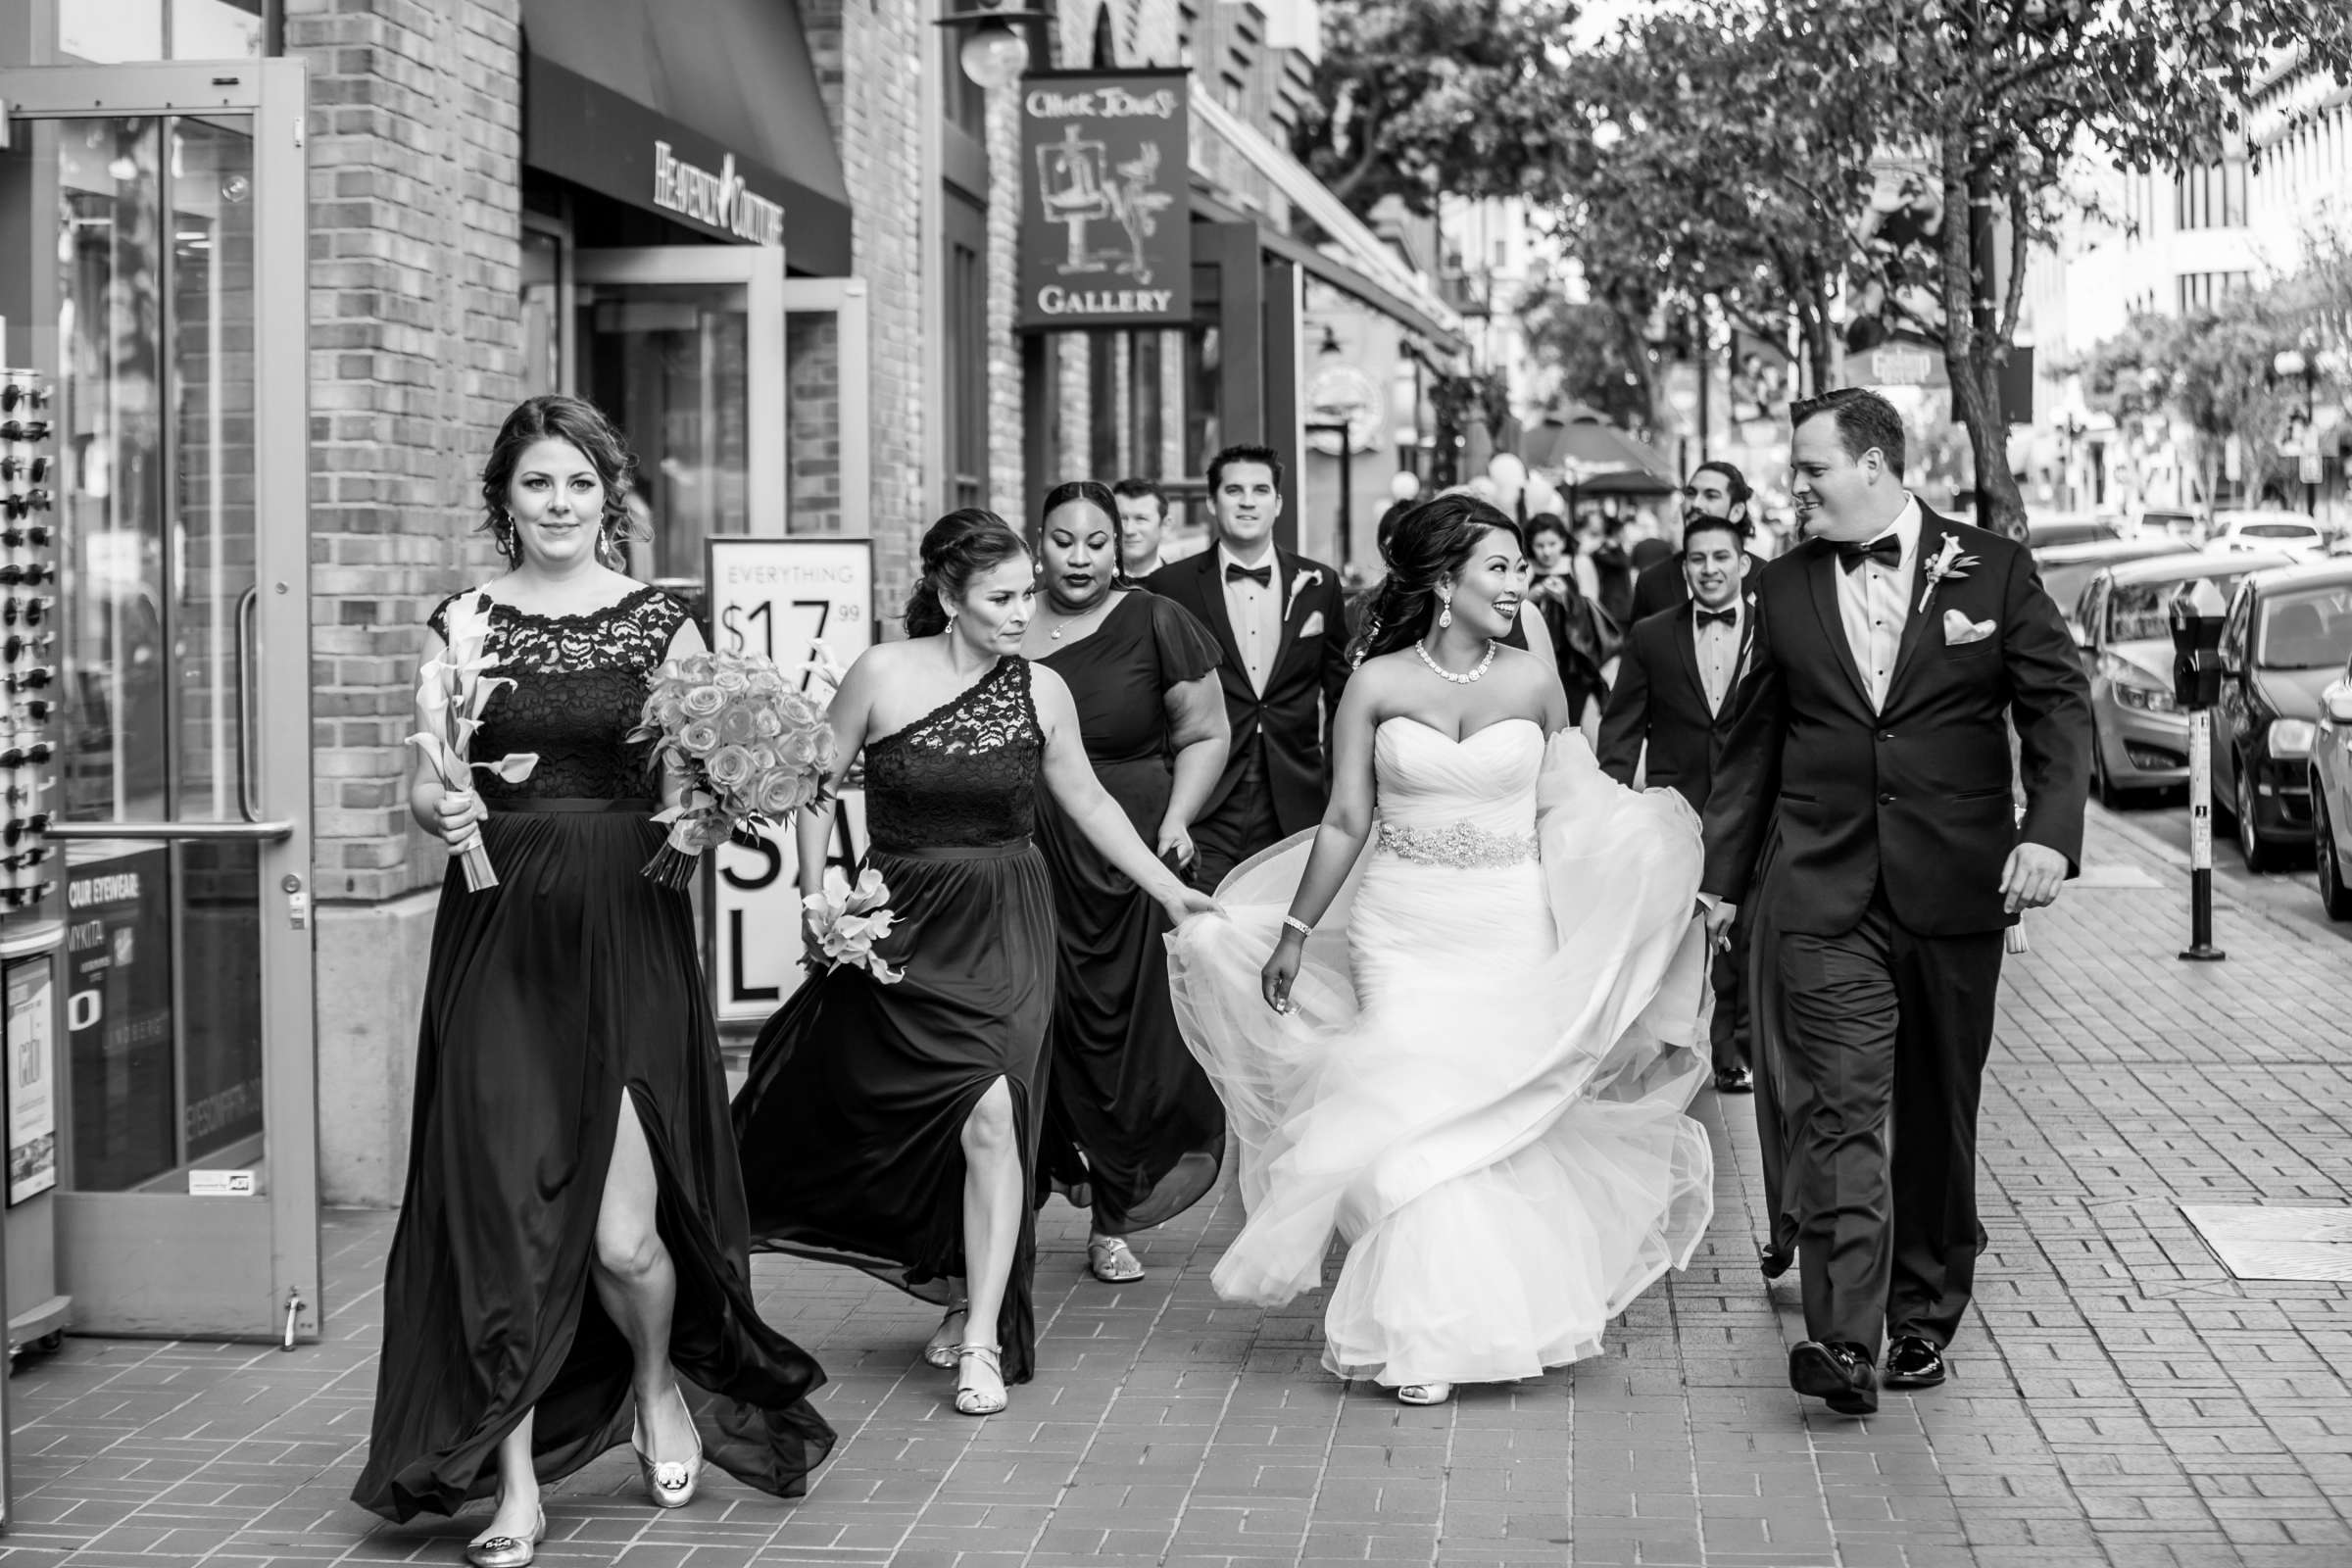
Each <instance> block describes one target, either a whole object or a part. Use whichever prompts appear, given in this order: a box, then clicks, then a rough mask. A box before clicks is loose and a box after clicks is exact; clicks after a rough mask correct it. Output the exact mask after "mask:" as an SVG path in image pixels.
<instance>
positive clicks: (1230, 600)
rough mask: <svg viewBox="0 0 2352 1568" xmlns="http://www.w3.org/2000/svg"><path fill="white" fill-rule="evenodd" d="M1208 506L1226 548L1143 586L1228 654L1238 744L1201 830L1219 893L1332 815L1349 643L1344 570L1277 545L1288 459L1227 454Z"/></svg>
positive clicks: (1203, 877)
mask: <svg viewBox="0 0 2352 1568" xmlns="http://www.w3.org/2000/svg"><path fill="white" fill-rule="evenodd" d="M1208 500H1209V508H1210V511H1211V512H1212V513H1213V514H1214V515H1215V517H1216V522H1217V544H1216V548H1215V549H1213V550H1205V551H1202V552H1201V554H1200V555H1198V556H1194V557H1191V558H1189V559H1188V560H1184V561H1179V562H1176V563H1175V564H1172V565H1167V566H1162V567H1161V568H1160V569H1159V570H1157V571H1155V572H1153V573H1152V575H1151V576H1150V577H1149V578H1148V579H1146V581H1145V583H1144V586H1145V587H1147V588H1149V589H1151V590H1152V592H1153V593H1156V594H1165V595H1166V596H1167V597H1168V598H1170V599H1173V600H1175V601H1176V602H1177V603H1178V604H1180V605H1182V606H1183V607H1184V608H1185V609H1187V610H1189V611H1191V612H1192V613H1194V614H1196V615H1198V616H1200V617H1201V620H1202V621H1203V622H1204V623H1206V625H1207V626H1208V628H1209V630H1210V631H1212V632H1214V633H1215V634H1216V637H1217V641H1218V643H1219V644H1221V645H1222V646H1223V648H1224V650H1225V662H1224V664H1223V665H1222V666H1221V668H1220V671H1219V674H1220V678H1221V679H1222V681H1223V684H1224V690H1225V714H1226V718H1227V720H1228V722H1229V723H1230V725H1231V726H1232V731H1233V748H1232V750H1231V751H1230V752H1229V753H1228V754H1227V756H1226V761H1225V776H1224V777H1223V778H1221V779H1219V780H1218V781H1217V787H1216V791H1215V793H1213V794H1212V795H1211V796H1210V797H1209V804H1208V809H1206V810H1205V811H1203V812H1202V813H1201V816H1200V817H1199V818H1198V819H1197V820H1196V821H1195V822H1194V823H1193V847H1194V849H1195V851H1196V852H1197V855H1198V858H1196V859H1195V861H1194V868H1193V877H1194V881H1195V882H1196V883H1198V884H1199V885H1200V886H1201V887H1204V888H1209V889H1214V888H1215V887H1216V885H1217V884H1218V883H1219V882H1221V881H1223V880H1224V878H1225V875H1226V873H1227V872H1229V871H1231V870H1232V869H1233V868H1234V867H1235V866H1236V865H1239V864H1240V863H1241V862H1242V861H1244V860H1246V859H1248V858H1250V856H1252V855H1255V854H1256V853H1257V852H1258V851H1260V850H1263V849H1266V848H1268V847H1270V846H1272V845H1274V844H1277V843H1280V842H1281V841H1282V840H1283V839H1285V838H1287V837H1289V836H1290V835H1291V834H1293V833H1298V832H1301V831H1303V830H1305V829H1307V828H1310V827H1312V826H1314V825H1315V823H1317V822H1318V821H1320V820H1321V819H1322V816H1323V807H1324V803H1325V800H1326V799H1327V796H1328V793H1329V790H1328V784H1327V781H1326V776H1325V763H1324V755H1323V739H1324V731H1325V727H1326V726H1327V725H1328V724H1329V722H1330V718H1331V714H1332V713H1333V712H1335V711H1338V709H1339V706H1340V688H1341V687H1343V686H1345V685H1347V684H1348V657H1347V643H1348V635H1347V621H1346V613H1345V609H1344V607H1345V604H1346V599H1345V596H1344V595H1343V594H1342V593H1341V591H1340V574H1339V573H1338V572H1336V571H1334V570H1332V569H1331V568H1330V567H1329V566H1326V565H1324V564H1321V563H1320V562H1314V561H1308V560H1307V559H1305V558H1304V557H1302V556H1297V555H1293V554H1292V553H1291V552H1290V551H1288V550H1283V549H1279V548H1277V547H1276V545H1275V543H1274V519H1275V518H1276V517H1277V516H1279V515H1281V513H1282V460H1281V459H1280V458H1278V457H1276V456H1275V455H1274V452H1273V450H1272V449H1271V448H1268V447H1262V446H1231V447H1227V448H1226V449H1225V450H1224V451H1222V452H1220V453H1218V454H1217V455H1216V457H1215V458H1213V459H1211V460H1210V462H1209V465H1208Z"/></svg>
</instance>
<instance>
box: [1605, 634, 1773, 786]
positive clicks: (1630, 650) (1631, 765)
mask: <svg viewBox="0 0 2352 1568" xmlns="http://www.w3.org/2000/svg"><path fill="white" fill-rule="evenodd" d="M1693 621H1694V612H1693V611H1692V610H1691V606H1690V605H1688V604H1686V605H1683V606H1682V607H1681V608H1680V609H1676V610H1668V611H1664V612H1661V613H1658V614H1655V615H1651V616H1649V617H1647V618H1646V619H1642V620H1637V621H1635V622H1634V627H1633V630H1632V631H1630V632H1628V633H1627V634H1626V639H1625V646H1624V648H1623V649H1621V650H1620V651H1619V653H1618V656H1617V684H1616V685H1614V686H1612V687H1610V688H1609V702H1608V707H1607V708H1606V709H1604V710H1603V711H1602V712H1601V717H1600V744H1599V746H1598V747H1597V748H1596V750H1597V753H1598V756H1599V758H1600V768H1601V771H1602V772H1604V773H1606V774H1608V775H1609V777H1611V778H1613V779H1615V780H1616V781H1617V782H1618V783H1620V784H1631V783H1633V781H1634V769H1635V767H1636V765H1637V764H1639V763H1640V762H1641V760H1642V742H1644V741H1647V742H1648V743H1649V766H1648V769H1647V771H1646V773H1645V775H1644V777H1645V780H1646V782H1647V783H1649V784H1650V785H1651V786H1653V787H1657V788H1664V789H1672V790H1677V791H1680V792H1681V794H1682V797H1683V799H1684V800H1686V801H1689V802H1690V803H1691V809H1692V810H1694V811H1703V810H1705V809H1707V792H1708V788H1709V786H1710V785H1711V784H1712V783H1713V781H1714V777H1715V757H1716V753H1717V751H1718V749H1719V748H1720V745H1721V736H1720V734H1719V730H1718V726H1717V723H1716V720H1717V718H1718V717H1719V716H1720V715H1718V714H1717V713H1714V712H1711V711H1708V708H1707V683H1706V680H1705V678H1704V677H1703V676H1701V675H1700V674H1699V672H1698V648H1697V645H1696V642H1695V641H1694V637H1693ZM1755 623H1756V617H1755V615H1754V613H1752V612H1751V613H1748V614H1745V615H1742V616H1741V617H1740V655H1739V657H1738V658H1737V659H1736V660H1735V661H1734V662H1733V665H1732V667H1733V669H1734V670H1735V671H1737V670H1738V669H1739V668H1740V666H1741V665H1742V664H1744V663H1745V662H1746V656H1747V652H1748V650H1747V642H1746V640H1747V638H1748V636H1749V635H1750V634H1751V633H1752V632H1753V630H1754V627H1755ZM1730 711H1732V695H1731V694H1730V693H1726V694H1725V697H1724V702H1723V712H1724V713H1726V714H1728V713H1729V712H1730Z"/></svg>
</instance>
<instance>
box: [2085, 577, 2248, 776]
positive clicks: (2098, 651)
mask: <svg viewBox="0 0 2352 1568" xmlns="http://www.w3.org/2000/svg"><path fill="white" fill-rule="evenodd" d="M2286 564H2289V562H2288V560H2287V558H2286V557H2284V556H2221V555H2207V554H2205V553H2203V552H2201V551H2192V552H2188V553H2185V554H2175V555H2170V556H2158V557H2156V558H2154V559H2153V560H2149V561H2127V562H2124V563H2122V564H2119V565H2112V566H2101V567H2100V568H2099V569H2098V571H2097V573H2096V574H2095V575H2093V576H2092V577H2091V579H2090V582H2089V583H2088V584H2087V585H2086V586H2085V587H2084V588H2083V590H2082V599H2081V601H2080V602H2079V603H2078V605H2077V607H2076V611H2075V621H2076V624H2077V625H2079V626H2080V627H2081V628H2082V629H2081V631H2080V633H2079V634H2078V637H2077V641H2078V643H2079V644H2080V646H2081V647H2082V664H2083V668H2084V670H2085V672H2086V673H2087V674H2088V675H2089V676H2090V716H2091V726H2092V742H2091V748H2090V778H2091V785H2092V787H2093V788H2094V789H2096V790H2097V791H2098V796H2099V799H2100V800H2101V801H2102V802H2104V803H2105V804H2106V805H2108V806H2122V805H2125V804H2127V803H2129V802H2130V801H2131V799H2132V798H2133V797H2134V796H2137V795H2139V794H2141V793H2143V792H2145V791H2149V790H2159V789H2171V788H2174V787H2176V786H2178V785H2181V784H2185V783H2187V782H2188V717H2187V715H2186V714H2184V713H2182V712H2181V711H2180V708H2179V706H2178V705H2177V704H2175V703H2174V701H2173V601H2174V600H2175V599H2176V598H2178V597H2179V596H2180V593H2181V592H2182V591H2183V590H2184V589H2185V588H2187V587H2188V586H2189V585H2190V584H2192V583H2197V582H2204V581H2211V582H2212V583H2213V585H2214V591H2215V592H2217V593H2220V594H2223V595H2225V596H2227V595H2229V594H2230V593H2232V592H2234V591H2235V590H2236V587H2237V584H2238V580H2239V579H2240V578H2242V577H2244V576H2245V574H2246V573H2248V572H2250V571H2259V570H2261V569H2262V568H2264V567H2266V566H2283V565H2286Z"/></svg>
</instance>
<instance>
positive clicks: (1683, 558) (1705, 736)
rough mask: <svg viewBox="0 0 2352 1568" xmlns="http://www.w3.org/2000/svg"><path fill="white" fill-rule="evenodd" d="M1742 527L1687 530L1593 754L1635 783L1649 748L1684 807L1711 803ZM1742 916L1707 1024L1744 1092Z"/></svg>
mask: <svg viewBox="0 0 2352 1568" xmlns="http://www.w3.org/2000/svg"><path fill="white" fill-rule="evenodd" d="M1746 545H1747V527H1746V525H1745V524H1744V523H1740V522H1735V521H1733V520H1732V519H1730V518H1729V517H1715V516H1694V517H1692V518H1691V521H1690V523H1689V524H1688V525H1687V526H1686V527H1685V528H1684V529H1683V549H1682V554H1681V555H1679V556H1678V557H1676V558H1675V564H1677V565H1678V566H1679V567H1680V568H1681V569H1682V571H1683V573H1684V575H1685V576H1686V577H1688V578H1689V580H1690V587H1689V589H1688V594H1689V596H1690V597H1687V598H1685V600H1684V601H1683V603H1682V604H1681V605H1680V606H1679V607H1676V608H1673V609H1668V610H1662V611H1659V612H1657V613H1654V614H1651V615H1648V616H1646V617H1644V618H1642V619H1641V620H1637V621H1635V622H1634V624H1633V626H1632V628H1631V629H1630V630H1629V631H1627V633H1626V637H1625V650H1624V652H1623V653H1622V654H1620V655H1619V656H1618V660H1617V683H1616V684H1615V685H1614V686H1612V687H1610V688H1609V702H1608V707H1607V709H1606V710H1605V711H1603V712H1602V714H1601V719H1600V744H1599V745H1598V747H1597V748H1595V751H1596V753H1597V755H1598V757H1599V759H1600V770H1601V771H1602V772H1604V773H1606V774H1608V775H1609V777H1611V778H1613V779H1615V780H1616V781H1617V782H1618V783H1620V784H1626V785H1631V784H1632V783H1633V782H1634V771H1635V767H1636V765H1637V764H1638V763H1641V762H1642V754H1643V752H1644V751H1645V750H1646V752H1647V754H1648V763H1647V765H1646V767H1644V768H1643V769H1642V773H1643V778H1644V781H1645V782H1647V783H1648V784H1651V785H1653V786H1657V787H1660V788H1665V789H1672V790H1676V791H1678V792H1680V793H1681V795H1682V797H1683V799H1684V800H1686V801H1689V802H1690V803H1691V809H1692V810H1695V811H1703V810H1705V809H1707V792H1708V789H1709V786H1710V785H1711V784H1712V782H1713V780H1714V777H1715V754H1716V749H1717V743H1718V728H1717V723H1716V720H1717V719H1718V718H1719V717H1720V716H1721V715H1722V714H1723V712H1724V711H1725V710H1726V708H1727V707H1728V706H1729V699H1730V697H1731V695H1732V690H1733V687H1734V686H1735V685H1736V684H1737V682H1738V679H1739V674H1740V663H1741V662H1742V656H1743V655H1744V654H1745V653H1746V651H1747V649H1746V643H1747V633H1748V632H1749V631H1750V630H1751V629H1752V628H1753V626H1754V617H1752V616H1751V615H1748V614H1746V613H1744V612H1745V609H1746V605H1745V598H1746V596H1745V594H1744V592H1743V589H1742V584H1743V583H1744V582H1745V580H1746V577H1747V569H1748V568H1747V563H1748V556H1747V549H1746ZM1746 934H1747V926H1746V922H1744V921H1741V922H1740V923H1738V924H1735V925H1734V926H1733V927H1732V930H1731V940H1730V941H1729V942H1728V943H1727V944H1726V945H1725V946H1724V947H1722V948H1721V949H1719V950H1718V951H1717V952H1716V954H1715V960H1714V966H1713V969H1714V973H1713V978H1714V990H1715V1011H1714V1018H1713V1021H1712V1023H1711V1025H1710V1029H1711V1032H1712V1038H1711V1041H1710V1043H1711V1045H1712V1046H1713V1048H1714V1055H1715V1087H1716V1088H1717V1089H1718V1090H1720V1091H1722V1092H1723V1093H1726V1094H1735V1095H1739V1094H1746V1093H1747V1092H1748V1091H1749V1090H1750V1089H1752V1088H1753V1087H1754V1079H1753V1075H1752V1074H1751V1073H1750V1072H1749V1070H1748V1064H1747V1035H1748V1029H1747V1009H1746V1005H1745V1002H1746V989H1745V988H1744V987H1743V986H1741V985H1740V974H1741V971H1742V969H1743V967H1744V965H1745V964H1746V961H1747V949H1746V943H1745V941H1744V938H1745V937H1746Z"/></svg>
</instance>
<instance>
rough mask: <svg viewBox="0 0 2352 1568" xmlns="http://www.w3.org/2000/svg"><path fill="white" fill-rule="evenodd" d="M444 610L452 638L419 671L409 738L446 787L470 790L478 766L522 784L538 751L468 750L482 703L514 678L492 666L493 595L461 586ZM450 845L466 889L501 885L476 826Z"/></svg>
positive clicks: (478, 724)
mask: <svg viewBox="0 0 2352 1568" xmlns="http://www.w3.org/2000/svg"><path fill="white" fill-rule="evenodd" d="M441 618H442V621H443V623H444V624H445V625H446V626H447V627H448V630H449V642H448V646H447V647H445V648H443V649H442V650H441V652H440V653H438V654H435V655H434V656H433V657H432V658H430V659H428V660H426V661H425V662H424V664H423V667H422V668H420V669H419V670H418V671H417V710H418V711H419V712H421V713H422V714H423V715H424V721H425V727H424V728H423V729H420V730H418V731H417V733H416V734H414V735H412V736H410V737H409V744H410V745H411V746H414V747H416V748H417V750H418V751H420V752H422V753H423V754H424V759H425V760H426V761H427V762H430V763H431V764H432V768H433V771H434V772H435V773H436V774H438V775H439V776H440V779H441V787H442V788H443V789H445V790H453V791H471V790H472V788H473V772H474V769H476V768H480V769H481V770H482V771H484V772H486V773H491V774H495V775H496V776H497V777H499V778H502V779H504V780H506V782H508V783H509V784H519V783H521V782H522V781H523V780H524V779H526V778H529V777H530V776H531V770H532V769H533V768H535V767H537V766H538V765H539V754H538V753H537V752H510V753H509V754H508V755H506V756H505V757H501V758H499V759H497V760H495V761H487V762H476V761H474V760H472V759H471V756H470V754H471V752H472V750H473V736H474V732H475V731H476V730H478V729H480V728H481V727H482V710H483V709H485V708H487V707H488V706H489V704H490V699H491V698H492V697H493V696H495V695H496V694H497V692H498V690H499V689H500V688H501V687H504V686H512V685H514V684H515V682H514V681H513V680H512V679H510V678H508V677H507V676H504V675H493V674H491V673H490V666H491V664H492V663H493V662H494V661H493V660H492V659H491V658H490V655H489V652H488V644H489V640H490V598H489V596H488V595H487V594H480V593H476V594H462V595H460V596H459V597H458V598H456V599H454V600H452V601H450V605H449V608H448V610H446V611H444V612H443V613H442V617H441ZM449 853H450V856H451V857H452V858H454V859H456V860H457V862H458V863H459V864H460V865H461V866H463V867H464V868H465V871H466V892H468V893H479V892H481V891H482V889H484V888H491V887H496V886H498V872H497V871H495V870H493V869H492V868H491V865H490V856H489V852H488V851H487V850H485V849H484V848H483V847H482V834H481V829H480V828H479V827H478V826H477V827H476V828H474V830H473V831H472V832H470V833H468V834H467V835H466V838H465V839H464V840H463V841H462V842H460V843H457V844H453V845H451V846H450V849H449Z"/></svg>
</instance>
